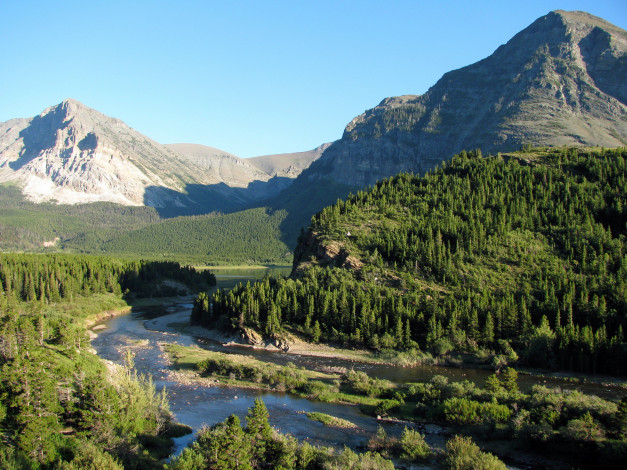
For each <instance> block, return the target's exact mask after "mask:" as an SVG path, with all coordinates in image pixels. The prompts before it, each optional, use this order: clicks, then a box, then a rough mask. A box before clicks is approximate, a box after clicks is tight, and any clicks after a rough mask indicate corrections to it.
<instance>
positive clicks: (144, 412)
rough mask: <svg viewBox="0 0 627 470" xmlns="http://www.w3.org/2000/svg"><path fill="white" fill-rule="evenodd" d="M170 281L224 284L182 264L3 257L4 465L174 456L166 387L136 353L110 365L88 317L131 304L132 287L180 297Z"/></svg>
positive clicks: (150, 460)
mask: <svg viewBox="0 0 627 470" xmlns="http://www.w3.org/2000/svg"><path fill="white" fill-rule="evenodd" d="M166 279H167V280H176V281H179V282H181V283H184V284H186V285H188V286H189V287H190V288H194V289H198V288H207V285H208V284H211V283H215V278H214V277H213V275H211V274H210V273H197V272H195V271H193V270H191V269H189V268H181V267H180V266H179V265H178V264H177V263H154V262H135V261H130V262H126V261H122V260H114V259H107V258H95V257H86V256H82V257H81V256H68V255H6V254H3V255H0V442H1V445H0V467H1V468H10V469H22V468H63V469H81V468H107V469H117V468H122V464H124V465H125V467H128V468H147V467H154V466H157V462H158V460H159V459H161V458H163V457H165V456H166V455H167V454H168V451H169V448H170V445H171V441H170V439H169V437H170V436H171V435H172V432H173V429H174V428H173V426H172V424H171V423H170V419H171V416H170V412H169V409H168V402H167V398H166V397H165V394H160V393H159V392H158V391H157V390H156V389H155V386H154V385H153V383H152V380H151V379H150V378H149V377H144V376H142V375H138V374H137V373H136V372H135V371H134V369H133V360H132V355H130V354H129V355H128V356H127V363H126V366H125V367H113V368H110V369H109V370H107V368H106V367H105V365H104V363H102V362H101V361H100V360H99V359H98V358H97V357H96V356H95V355H94V354H92V353H91V352H90V343H89V337H88V335H87V331H86V329H85V319H86V318H87V317H88V316H90V315H95V314H97V313H100V312H101V311H103V310H115V309H121V308H124V307H126V305H127V304H126V302H125V301H124V300H123V299H122V296H123V295H124V296H126V297H128V296H146V295H161V294H167V295H171V294H172V292H170V291H166V290H164V289H163V288H160V287H159V286H160V285H161V281H163V280H166ZM175 293H176V292H175Z"/></svg>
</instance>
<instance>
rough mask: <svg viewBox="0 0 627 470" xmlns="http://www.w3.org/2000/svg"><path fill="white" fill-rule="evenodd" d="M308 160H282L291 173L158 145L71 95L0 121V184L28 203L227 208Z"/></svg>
mask: <svg viewBox="0 0 627 470" xmlns="http://www.w3.org/2000/svg"><path fill="white" fill-rule="evenodd" d="M319 153H320V152H319ZM310 161H312V159H310V158H309V156H305V157H302V158H296V159H293V158H292V159H289V158H288V159H286V164H285V166H286V167H290V165H294V162H297V163H296V166H295V167H294V168H295V170H294V171H292V170H286V171H282V170H277V169H276V168H275V167H280V165H279V163H278V162H277V163H276V165H275V167H273V168H274V171H271V172H267V171H264V170H263V169H262V168H260V166H259V165H256V164H253V163H252V161H251V162H249V161H247V160H245V159H241V158H238V157H236V156H235V155H231V154H229V153H227V152H224V151H221V150H218V149H214V148H212V147H206V146H202V145H194V144H172V145H170V146H165V145H161V144H159V143H157V142H155V141H153V140H151V139H149V138H148V137H146V136H144V135H142V134H140V133H139V132H137V131H135V130H133V129H131V128H130V127H128V126H127V125H126V124H124V123H123V122H122V121H120V120H118V119H114V118H111V117H108V116H105V115H104V114H102V113H99V112H98V111H95V110H93V109H91V108H88V107H87V106H85V105H83V104H81V103H79V102H78V101H75V100H71V99H68V100H65V101H63V102H62V103H61V104H59V105H57V106H52V107H50V108H48V109H46V110H45V111H44V112H43V113H41V114H40V115H39V116H36V117H34V118H32V119H13V120H10V121H7V122H5V123H0V182H6V181H17V182H18V183H19V184H20V185H21V186H22V188H23V192H24V194H25V196H26V197H27V198H28V199H30V200H32V201H34V202H42V201H49V200H53V201H57V202H58V203H61V204H76V203H86V202H95V201H109V202H115V203H120V204H125V205H147V206H152V207H157V208H168V213H169V215H178V214H184V213H202V212H210V211H212V210H218V211H230V210H236V209H239V208H243V207H246V206H249V205H253V204H254V203H255V202H257V201H259V200H260V199H263V198H266V197H269V196H272V195H274V194H276V193H278V192H279V191H280V190H281V189H284V188H285V187H286V186H288V185H289V184H290V183H291V181H292V179H293V178H295V177H296V176H297V175H298V174H300V171H302V168H304V167H306V166H307V165H308V163H309V162H310ZM299 164H301V166H298V165H299ZM290 168H291V167H290Z"/></svg>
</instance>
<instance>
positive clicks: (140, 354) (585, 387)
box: [92, 268, 619, 451]
mask: <svg viewBox="0 0 627 470" xmlns="http://www.w3.org/2000/svg"><path fill="white" fill-rule="evenodd" d="M214 272H215V273H216V277H217V281H218V286H217V287H218V288H232V287H233V286H234V285H235V284H237V283H238V282H246V281H248V280H250V281H251V282H252V281H254V280H255V279H259V278H261V277H263V276H264V275H265V274H267V273H268V272H267V271H266V270H260V269H255V270H245V271H244V270H228V271H226V270H225V271H223V270H216V271H214ZM272 274H273V275H276V274H281V275H287V274H289V268H273V272H272ZM181 310H187V311H191V304H190V303H189V302H188V303H181V304H178V305H175V306H163V307H161V308H156V309H155V308H152V309H145V310H143V311H137V312H133V313H130V314H127V315H122V316H119V317H115V318H112V319H109V320H107V321H105V322H102V323H101V324H98V325H96V326H95V327H94V330H95V331H96V332H97V334H98V336H97V337H96V338H95V339H93V340H92V346H93V347H94V349H95V350H96V352H97V353H98V355H99V356H100V357H101V358H103V359H106V360H110V361H112V362H115V363H122V362H123V359H122V357H123V356H122V352H123V351H124V350H125V349H126V348H128V347H131V348H132V349H133V351H134V353H135V368H136V369H137V370H138V372H140V373H144V374H149V375H150V376H152V378H153V381H154V383H155V385H156V386H157V389H158V390H160V389H161V388H163V387H164V386H165V387H166V389H167V392H168V396H169V400H170V409H171V411H172V412H173V413H174V415H175V418H176V420H177V421H179V422H181V423H183V424H187V425H189V426H191V427H192V428H193V429H194V431H197V430H199V429H201V428H202V427H203V426H205V425H206V426H210V425H213V424H215V423H218V422H220V421H223V420H224V419H226V418H227V417H228V416H229V415H231V414H237V415H238V416H239V417H240V419H242V422H244V421H243V420H244V417H245V416H246V413H247V411H248V408H250V407H251V406H252V405H253V402H254V400H255V398H257V397H261V398H262V399H263V401H264V402H265V404H266V407H267V408H268V411H269V414H270V423H271V424H272V425H273V426H274V427H276V428H277V429H279V430H281V431H283V432H288V433H290V434H292V435H293V436H294V437H296V438H297V439H299V440H307V441H309V442H311V443H312V444H318V445H325V446H334V447H342V446H344V445H348V446H350V447H352V448H360V447H363V446H365V445H366V443H367V440H368V438H369V436H370V435H372V434H373V433H374V432H376V429H377V426H378V425H379V423H378V422H377V421H376V420H375V419H374V418H373V417H370V416H366V415H364V414H363V413H361V412H360V411H359V407H357V406H347V405H336V404H328V403H320V402H315V401H310V400H307V399H303V398H296V397H293V396H290V395H287V394H285V393H275V392H261V391H255V390H248V389H236V388H223V387H215V386H214V387H206V386H200V385H186V384H179V383H176V382H174V381H171V380H169V379H168V376H167V372H166V370H167V367H168V366H167V363H166V361H165V359H164V357H162V353H161V351H160V349H159V346H158V344H159V343H164V342H167V343H176V344H180V345H183V346H192V345H197V346H200V347H203V348H207V349H212V350H220V351H228V352H230V353H234V354H246V355H252V356H255V357H256V358H258V359H261V360H264V361H268V362H274V363H278V364H286V363H288V362H293V363H295V364H296V365H297V366H303V367H306V368H310V369H316V368H321V367H343V368H347V369H351V368H352V369H355V370H363V371H364V372H366V373H368V375H370V376H371V377H378V378H384V379H389V380H393V381H395V382H416V381H425V380H429V379H430V378H431V377H433V376H434V375H444V376H446V377H448V378H449V380H454V381H457V380H464V379H467V380H471V381H473V382H476V383H477V384H479V385H482V384H483V382H484V381H485V379H486V377H487V376H488V375H489V374H490V372H488V371H484V370H476V369H462V368H449V367H434V366H416V367H406V368H403V367H397V366H385V365H375V364H361V363H354V362H351V361H347V360H338V359H331V358H319V357H309V356H299V355H293V354H286V353H282V352H273V351H267V350H257V349H251V348H243V347H242V348H239V347H224V346H222V345H221V344H220V343H217V342H212V341H209V340H205V339H200V338H195V337H193V336H192V335H189V334H186V333H166V332H162V331H155V330H152V329H150V326H151V321H152V320H151V319H153V318H154V317H155V315H168V314H173V313H177V312H180V311H181ZM537 383H542V384H544V385H547V386H561V387H562V388H576V389H579V390H581V391H584V392H586V393H594V394H596V395H599V396H604V397H614V398H615V397H616V396H617V395H618V394H619V393H618V392H617V390H616V389H613V388H611V387H604V386H601V385H598V384H594V383H586V384H573V383H571V382H567V381H564V380H561V379H557V378H546V379H545V378H537V377H533V376H527V375H521V376H519V385H520V387H521V389H523V390H526V389H528V388H530V387H531V385H533V384H537ZM310 411H318V412H322V413H327V414H330V415H333V416H337V417H339V418H343V419H346V420H349V421H351V422H353V423H355V424H356V425H357V429H336V428H330V427H326V426H323V425H322V424H321V423H318V422H314V421H312V420H310V419H309V418H307V416H306V415H305V414H304V413H303V412H310ZM383 426H384V428H385V429H386V431H387V432H388V434H390V435H399V434H400V433H401V432H402V429H403V427H404V426H403V425H399V424H394V423H384V424H383ZM425 437H426V440H427V442H428V443H429V444H430V445H432V446H436V447H442V445H443V443H444V437H443V436H442V435H441V434H438V433H431V434H429V433H428V434H427V435H426V436H425ZM192 439H193V435H189V436H185V437H183V438H180V439H177V450H179V451H180V449H182V448H183V447H184V446H185V445H187V444H188V443H189V442H191V440H192Z"/></svg>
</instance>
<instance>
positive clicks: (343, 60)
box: [0, 0, 627, 157]
mask: <svg viewBox="0 0 627 470" xmlns="http://www.w3.org/2000/svg"><path fill="white" fill-rule="evenodd" d="M556 9H563V10H584V11H588V12H589V13H592V14H594V15H597V16H601V17H603V18H605V19H606V20H608V21H610V22H612V23H614V24H616V25H618V26H620V27H622V28H625V29H627V2H626V1H624V0H595V1H590V0H588V1H569V0H563V1H552V0H545V1H534V0H529V1H517V0H514V1H503V0H499V1H484V2H482V1H474V2H470V1H467V0H464V1H442V2H434V1H417V0H416V1H400V0H399V1H396V0H387V1H384V0H381V1H369V0H355V1H353V0H350V1H348V0H346V1H342V0H335V1H325V0H310V1H304V0H291V1H261V0H259V1H237V0H232V1H228V0H222V1H219V2H216V1H209V0H207V1H185V0H181V1H174V0H170V1H158V0H155V1H132V0H126V1H117V0H108V1H99V0H81V1H76V2H74V1H63V0H60V1H50V0H46V1H29V0H20V1H11V0H0V44H2V52H1V54H0V121H6V120H8V119H11V118H14V117H30V116H34V115H37V114H39V113H40V112H41V111H42V110H43V109H44V108H46V107H48V106H51V105H54V104H57V103H59V102H61V101H62V100H63V99H65V98H70V97H71V98H75V99H77V100H79V101H81V102H83V103H84V104H86V105H87V106H90V107H92V108H95V109H97V110H99V111H101V112H103V113H105V114H107V115H110V116H113V117H117V118H119V119H122V120H123V121H125V122H126V123H127V124H129V125H130V126H131V127H133V128H135V129H137V130H138V131H140V132H142V133H144V134H146V135H147V136H149V137H151V138H153V139H155V140H157V141H158V142H161V143H172V142H194V143H200V144H205V145H210V146H213V147H218V148H221V149H223V150H226V151H228V152H231V153H234V154H236V155H239V156H241V157H252V156H256V155H264V154H271V153H284V152H293V151H302V150H309V149H312V148H314V147H316V146H318V145H319V144H322V143H323V142H329V141H333V140H335V139H338V138H339V137H341V135H342V131H343V129H344V127H345V126H346V124H347V123H348V122H349V121H350V120H351V119H352V118H353V117H355V116H357V115H359V114H361V113H362V112H363V111H364V110H366V109H368V108H371V107H373V106H375V105H377V104H378V103H379V102H380V101H381V100H382V99H383V98H385V97H387V96H394V95H401V94H421V93H424V92H425V91H426V90H427V89H428V88H429V87H430V86H431V85H433V84H434V83H435V82H436V81H437V80H438V79H439V78H440V77H441V76H442V74H444V73H445V72H447V71H449V70H452V69H456V68H459V67H462V66H465V65H468V64H471V63H473V62H476V61H477V60H480V59H482V58H484V57H486V56H488V55H489V54H491V53H492V52H493V51H494V50H495V49H496V48H497V47H498V46H499V45H501V44H503V43H505V42H507V41H508V40H509V39H510V38H511V37H512V36H513V35H514V34H516V33H517V32H518V31H520V30H521V29H523V28H525V27H526V26H528V25H529V24H531V23H532V22H533V21H534V20H535V19H536V18H538V17H540V16H543V15H545V14H546V13H548V12H549V11H551V10H556Z"/></svg>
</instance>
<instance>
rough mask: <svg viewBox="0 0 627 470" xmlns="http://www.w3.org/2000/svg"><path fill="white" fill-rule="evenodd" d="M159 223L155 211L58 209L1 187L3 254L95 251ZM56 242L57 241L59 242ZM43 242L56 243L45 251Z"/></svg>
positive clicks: (105, 205)
mask: <svg viewBox="0 0 627 470" xmlns="http://www.w3.org/2000/svg"><path fill="white" fill-rule="evenodd" d="M159 220H161V219H160V217H159V214H158V213H157V211H156V210H155V209H154V208H152V207H128V206H121V205H118V204H113V203H109V202H98V203H92V204H78V205H73V206H69V205H57V204H52V203H43V204H35V203H33V202H29V201H25V200H24V199H23V196H22V194H21V193H20V191H19V189H18V188H17V187H13V186H7V185H0V250H2V251H49V250H57V249H59V248H65V249H68V250H76V251H81V252H85V251H94V250H97V249H98V247H99V246H100V245H101V244H102V243H103V242H104V241H106V240H109V239H110V238H111V237H113V236H114V235H116V234H119V233H120V232H124V231H128V230H132V229H138V228H140V227H143V226H145V225H148V224H151V223H156V222H158V221H159ZM57 238H58V240H56V242H55V239H57ZM44 242H55V243H54V245H53V246H51V247H48V248H47V247H46V246H45V245H44Z"/></svg>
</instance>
